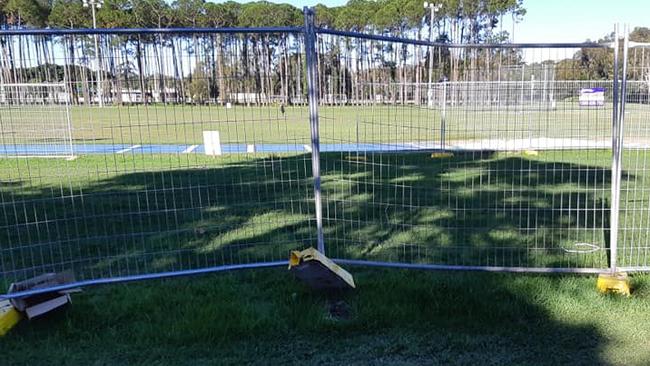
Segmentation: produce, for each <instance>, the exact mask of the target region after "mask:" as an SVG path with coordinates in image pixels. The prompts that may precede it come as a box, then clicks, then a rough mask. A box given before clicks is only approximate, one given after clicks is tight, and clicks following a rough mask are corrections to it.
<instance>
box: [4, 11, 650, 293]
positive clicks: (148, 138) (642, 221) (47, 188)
mask: <svg viewBox="0 0 650 366" xmlns="http://www.w3.org/2000/svg"><path fill="white" fill-rule="evenodd" d="M312 16H313V14H312ZM310 19H312V20H310ZM312 21H313V18H310V15H309V14H307V16H306V26H305V27H304V28H268V29H168V30H68V31H31V32H29V31H26V32H19V31H4V32H0V46H2V47H3V52H0V68H1V71H0V75H1V77H2V79H0V91H3V90H14V89H15V88H14V87H12V86H11V85H22V87H21V88H22V89H21V90H22V91H21V92H16V91H11V92H9V93H7V92H4V94H2V93H0V108H13V110H14V112H12V113H9V114H6V113H2V116H1V117H0V121H2V123H3V125H2V126H3V127H2V128H3V129H2V131H1V132H2V145H3V149H4V151H5V152H7V151H9V150H8V147H9V146H12V145H13V146H20V149H22V150H21V151H22V152H23V155H31V156H35V155H38V154H37V153H36V152H35V151H41V152H42V151H46V152H53V151H58V150H57V149H60V148H61V146H63V145H65V146H67V147H65V148H66V149H69V151H74V156H75V157H76V159H75V160H64V159H55V160H44V159H39V158H34V157H31V158H23V159H0V176H1V177H2V178H0V183H1V184H0V242H1V243H2V245H1V246H0V266H1V269H0V273H1V274H2V280H3V281H4V282H5V283H6V284H8V283H10V282H12V281H15V280H20V279H24V278H27V277H32V276H35V275H39V274H42V273H45V272H55V271H64V270H70V269H72V270H73V271H74V272H75V275H76V278H77V281H79V282H78V283H82V284H94V283H101V282H102V281H104V282H110V281H114V280H118V281H123V280H129V279H140V278H151V277H160V276H170V275H179V274H189V273H198V272H208V271H217V270H223V269H229V268H244V267H245V268H249V267H260V266H269V265H281V264H284V263H285V261H286V258H287V256H288V253H289V251H290V250H293V249H300V248H304V247H308V246H317V245H318V247H319V249H322V250H324V251H325V253H326V254H327V255H328V256H330V257H332V258H335V259H337V260H339V261H341V262H343V263H365V264H376V265H384V266H407V267H408V266H415V267H423V268H451V269H483V270H510V271H569V272H599V271H605V270H608V269H609V268H611V267H612V254H619V258H621V259H620V263H619V264H620V266H622V267H624V268H635V269H641V270H645V269H649V268H650V267H648V262H647V258H646V254H647V251H648V248H647V246H648V245H647V235H646V232H647V227H648V222H649V221H648V218H647V217H648V212H650V211H648V204H647V203H648V199H647V197H646V195H645V192H647V187H646V183H645V170H646V169H647V167H646V160H645V153H646V151H647V146H650V145H648V143H649V141H646V137H645V135H644V132H645V131H646V130H647V126H646V120H647V115H646V114H647V108H646V106H647V105H648V99H647V95H648V94H647V93H648V87H647V79H644V77H645V76H647V70H648V69H649V67H648V62H649V61H650V60H649V59H650V57H647V56H646V55H645V54H643V53H641V51H636V55H637V56H635V57H634V58H633V57H631V56H630V57H629V58H624V59H625V62H626V63H630V65H629V67H628V71H627V73H625V72H624V73H623V74H621V76H624V77H623V83H622V84H624V85H626V87H627V89H626V90H627V91H626V92H625V93H623V95H625V97H626V99H627V100H626V101H625V100H623V101H622V102H625V103H623V104H620V103H618V102H619V99H621V98H620V97H621V93H619V90H620V89H621V88H620V87H619V80H618V79H617V77H616V75H618V74H617V72H618V68H617V66H616V65H617V64H616V63H614V62H612V63H610V62H605V64H604V65H603V67H602V69H601V74H600V75H593V74H589V73H588V72H587V71H586V70H585V65H583V64H581V61H580V59H581V58H580V55H582V54H586V53H603V54H605V55H610V53H612V52H613V51H614V50H618V47H616V46H615V45H614V47H611V46H612V45H609V44H590V43H585V44H549V45H512V44H504V45H495V44H486V45H454V44H431V43H428V42H422V41H415V40H409V39H401V38H394V37H384V36H369V35H364V34H358V33H350V32H339V31H335V30H330V29H318V28H314V24H313V22H312ZM95 40H96V41H97V45H98V46H97V47H94V43H95ZM629 53H630V55H632V54H634V52H629ZM608 57H609V56H608ZM626 57H627V56H626ZM611 59H613V60H617V58H616V57H613V58H611ZM628 74H629V75H628ZM627 78H629V79H630V80H626V79H627ZM36 83H38V84H36ZM25 85H32V86H25ZM35 85H47V87H43V86H41V87H36V86H35ZM11 88H14V89H11ZM29 88H32V90H33V92H28V91H25V90H30V89H29ZM44 88H47V89H48V90H50V89H51V90H52V91H47V92H44V90H45V89H44ZM61 88H62V89H61ZM54 90H56V91H54ZM34 91H39V93H40V94H35V92H34ZM35 96H37V97H35ZM621 106H625V107H626V108H624V109H625V110H624V111H621ZM35 107H39V108H41V109H40V110H39V111H36V109H33V108H35ZM43 107H46V109H43ZM63 111H65V113H64V115H65V116H67V119H65V121H67V122H68V124H67V125H66V126H67V127H66V129H65V130H62V131H67V133H68V135H66V136H67V140H65V141H63V142H61V143H59V142H54V141H55V139H60V138H59V137H56V136H59V135H60V133H59V132H55V130H54V128H53V127H52V126H53V124H56V123H59V122H56V121H64V119H61V118H60V117H57V116H59V115H60V113H63ZM619 112H621V113H619ZM7 116H13V117H11V118H12V119H8V118H9V117H7ZM619 116H620V117H621V119H622V120H624V124H625V129H624V131H625V132H624V135H623V137H624V139H623V140H624V141H621V140H620V139H619V136H618V135H617V133H616V131H617V126H618V124H617V121H618V117H619ZM6 121H11V122H10V124H7V122H6ZM7 126H11V127H7ZM32 127H34V130H35V132H34V131H31V130H32ZM17 134H23V135H24V136H26V137H25V140H21V141H18V140H16V139H15V136H17ZM40 136H43V137H40ZM12 138H14V140H11V139H12ZM39 138H42V139H44V140H43V141H47V144H48V147H46V148H43V147H42V145H38V144H36V143H34V142H33V141H35V140H38V139H39ZM56 141H58V140H56ZM613 141H614V142H621V143H622V145H621V147H622V149H621V151H622V163H623V164H622V166H623V170H622V172H621V174H620V176H621V179H620V182H619V181H618V180H617V178H616V177H617V170H616V169H617V168H616V165H615V164H613V161H614V162H615V161H616V154H615V151H616V149H614V150H612V147H613V146H615V145H613ZM31 145H38V146H31ZM59 145H61V146H59ZM39 149H40V150H39ZM64 155H65V154H64ZM4 156H5V157H6V156H8V154H7V153H5V154H4ZM613 159H614V160H613ZM619 193H620V196H621V200H620V206H621V208H620V214H621V216H620V220H621V224H620V229H621V230H620V231H621V235H620V239H619V240H620V243H621V244H620V246H619V247H618V249H616V246H615V245H612V242H611V238H612V237H613V236H612V233H613V232H615V233H618V231H619V225H616V224H614V223H613V222H612V218H614V219H618V216H617V215H618V212H619V210H618V209H616V204H617V202H619V201H618V200H617V196H618V194H619ZM615 242H616V243H618V241H615ZM5 296H6V295H5ZM10 296H11V295H10ZM14 296H15V295H14Z"/></svg>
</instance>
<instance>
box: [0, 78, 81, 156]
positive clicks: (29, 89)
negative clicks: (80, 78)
mask: <svg viewBox="0 0 650 366" xmlns="http://www.w3.org/2000/svg"><path fill="white" fill-rule="evenodd" d="M69 100H70V95H69V93H68V92H67V91H66V87H65V84H63V83H61V84H54V83H42V84H0V157H64V158H70V157H73V156H74V151H73V145H72V125H71V121H70V108H69Z"/></svg>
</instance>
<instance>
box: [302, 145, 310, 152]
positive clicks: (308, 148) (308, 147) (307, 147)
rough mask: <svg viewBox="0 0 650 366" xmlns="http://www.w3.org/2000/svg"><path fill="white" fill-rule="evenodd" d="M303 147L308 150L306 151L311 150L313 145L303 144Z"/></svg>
mask: <svg viewBox="0 0 650 366" xmlns="http://www.w3.org/2000/svg"><path fill="white" fill-rule="evenodd" d="M302 147H304V148H305V151H306V152H311V146H309V145H302Z"/></svg>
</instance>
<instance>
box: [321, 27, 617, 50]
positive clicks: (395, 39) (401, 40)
mask: <svg viewBox="0 0 650 366" xmlns="http://www.w3.org/2000/svg"><path fill="white" fill-rule="evenodd" d="M316 33H320V34H329V35H334V36H344V37H352V38H360V39H367V40H374V41H385V42H399V43H406V44H412V45H416V46H432V47H446V48H610V47H612V45H613V43H595V42H580V43H442V42H429V41H424V40H416V39H409V38H403V37H394V36H386V35H378V34H366V33H359V32H351V31H341V30H336V29H329V28H316Z"/></svg>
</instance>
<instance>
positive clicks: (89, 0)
mask: <svg viewBox="0 0 650 366" xmlns="http://www.w3.org/2000/svg"><path fill="white" fill-rule="evenodd" d="M103 2H104V0H83V6H84V7H90V12H91V13H92V16H93V29H97V14H96V11H97V8H101V6H102V3H103ZM93 41H94V43H95V63H96V65H95V66H96V67H97V70H96V79H97V80H95V81H96V82H97V99H98V102H99V106H100V107H103V106H104V92H103V90H102V75H101V61H100V58H99V44H98V42H97V34H96V33H95V34H93ZM143 92H144V91H143Z"/></svg>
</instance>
